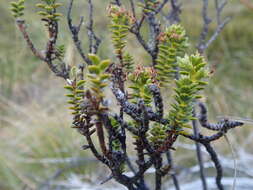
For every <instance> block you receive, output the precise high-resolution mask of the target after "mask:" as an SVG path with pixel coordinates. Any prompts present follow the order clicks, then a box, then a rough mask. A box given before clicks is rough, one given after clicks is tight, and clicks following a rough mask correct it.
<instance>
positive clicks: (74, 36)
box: [67, 0, 91, 65]
mask: <svg viewBox="0 0 253 190" xmlns="http://www.w3.org/2000/svg"><path fill="white" fill-rule="evenodd" d="M73 2H74V0H70V1H69V7H68V15H67V19H68V26H69V29H70V31H71V34H72V39H73V41H74V44H75V46H76V48H77V50H78V53H79V54H80V56H81V57H82V59H83V60H84V61H85V62H86V63H87V64H88V65H90V64H91V61H90V60H89V59H88V57H87V56H86V55H85V53H84V51H83V48H82V43H81V41H80V40H79V32H80V27H81V25H82V23H83V17H81V19H80V23H79V25H78V26H75V25H73V24H72V18H71V12H72V7H73Z"/></svg>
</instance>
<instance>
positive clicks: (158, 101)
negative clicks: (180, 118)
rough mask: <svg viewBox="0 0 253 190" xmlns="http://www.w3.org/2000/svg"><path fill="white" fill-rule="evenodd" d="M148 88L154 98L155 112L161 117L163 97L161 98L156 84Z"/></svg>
mask: <svg viewBox="0 0 253 190" xmlns="http://www.w3.org/2000/svg"><path fill="white" fill-rule="evenodd" d="M149 89H150V91H151V92H152V95H153V98H154V102H155V107H156V112H157V114H158V115H159V116H160V117H161V118H162V117H163V99H162V95H161V92H160V89H159V88H158V87H157V86H156V85H150V86H149Z"/></svg>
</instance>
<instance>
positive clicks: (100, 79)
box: [88, 54, 110, 99]
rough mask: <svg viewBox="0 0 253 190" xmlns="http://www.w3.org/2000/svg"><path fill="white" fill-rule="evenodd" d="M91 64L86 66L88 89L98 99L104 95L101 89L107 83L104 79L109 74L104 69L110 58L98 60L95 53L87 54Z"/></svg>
mask: <svg viewBox="0 0 253 190" xmlns="http://www.w3.org/2000/svg"><path fill="white" fill-rule="evenodd" d="M89 59H90V60H91V62H92V65H89V66H88V71H89V74H88V81H89V83H90V85H91V87H90V89H91V91H92V92H94V94H95V96H96V97H97V98H99V99H101V98H103V97H104V93H103V89H104V88H105V87H106V86H107V85H108V84H107V83H106V81H107V80H108V79H109V78H110V74H108V73H106V69H107V68H108V67H109V65H110V60H102V61H101V60H100V58H99V57H98V56H97V55H95V54H89Z"/></svg>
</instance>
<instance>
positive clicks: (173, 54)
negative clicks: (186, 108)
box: [155, 25, 188, 86]
mask: <svg viewBox="0 0 253 190" xmlns="http://www.w3.org/2000/svg"><path fill="white" fill-rule="evenodd" d="M159 41H160V43H159V53H158V58H157V60H156V62H157V64H156V66H155V68H156V70H157V76H158V80H159V82H160V83H161V85H162V86H164V85H165V84H166V83H168V82H170V80H171V79H173V78H174V76H175V73H176V72H177V66H178V65H177V61H176V59H177V56H183V55H184V54H185V49H186V47H187V46H188V39H187V37H186V34H185V30H184V28H183V27H182V26H180V25H172V26H170V27H168V28H166V29H165V32H164V33H161V34H160V36H159Z"/></svg>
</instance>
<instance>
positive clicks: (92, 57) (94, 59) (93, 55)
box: [88, 54, 100, 65]
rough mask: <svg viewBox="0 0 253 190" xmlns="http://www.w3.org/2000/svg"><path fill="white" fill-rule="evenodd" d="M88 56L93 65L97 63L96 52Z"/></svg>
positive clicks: (98, 60)
mask: <svg viewBox="0 0 253 190" xmlns="http://www.w3.org/2000/svg"><path fill="white" fill-rule="evenodd" d="M88 57H89V59H90V60H91V61H92V63H93V64H94V65H99V63H100V59H99V57H98V56H97V55H96V54H88Z"/></svg>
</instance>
